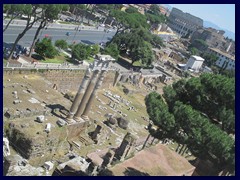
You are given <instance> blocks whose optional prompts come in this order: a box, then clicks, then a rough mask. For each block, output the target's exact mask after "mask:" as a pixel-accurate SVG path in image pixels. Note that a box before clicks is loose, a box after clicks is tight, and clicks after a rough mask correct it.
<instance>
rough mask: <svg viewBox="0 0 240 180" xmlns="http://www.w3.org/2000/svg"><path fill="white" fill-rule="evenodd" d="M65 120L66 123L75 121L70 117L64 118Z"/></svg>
mask: <svg viewBox="0 0 240 180" xmlns="http://www.w3.org/2000/svg"><path fill="white" fill-rule="evenodd" d="M65 121H66V122H67V123H68V124H73V123H76V121H74V120H73V119H72V118H66V119H65Z"/></svg>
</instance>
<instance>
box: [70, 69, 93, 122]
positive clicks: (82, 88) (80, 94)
mask: <svg viewBox="0 0 240 180" xmlns="http://www.w3.org/2000/svg"><path fill="white" fill-rule="evenodd" d="M90 76H91V71H90V69H87V70H86V73H85V75H84V77H83V80H82V83H81V85H80V86H79V89H78V92H77V94H76V96H75V98H74V101H73V103H72V106H71V108H70V112H69V114H68V116H67V118H68V119H72V118H73V115H74V113H76V111H77V108H78V106H79V104H80V101H81V99H82V97H83V95H84V92H85V90H86V87H87V85H88V82H89V79H90Z"/></svg>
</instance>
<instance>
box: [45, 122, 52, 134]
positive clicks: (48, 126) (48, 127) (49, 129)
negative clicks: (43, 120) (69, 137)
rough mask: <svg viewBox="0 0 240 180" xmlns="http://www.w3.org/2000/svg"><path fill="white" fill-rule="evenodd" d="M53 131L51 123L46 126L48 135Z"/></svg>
mask: <svg viewBox="0 0 240 180" xmlns="http://www.w3.org/2000/svg"><path fill="white" fill-rule="evenodd" d="M50 131H51V124H50V123H47V124H46V127H45V132H46V133H49V132H50Z"/></svg>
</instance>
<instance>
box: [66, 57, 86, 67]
mask: <svg viewBox="0 0 240 180" xmlns="http://www.w3.org/2000/svg"><path fill="white" fill-rule="evenodd" d="M65 58H66V62H68V63H71V64H73V65H79V64H82V61H77V60H74V59H72V58H70V57H68V56H65Z"/></svg>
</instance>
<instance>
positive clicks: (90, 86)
mask: <svg viewBox="0 0 240 180" xmlns="http://www.w3.org/2000/svg"><path fill="white" fill-rule="evenodd" d="M98 72H99V71H98V70H96V71H94V72H93V76H92V79H91V81H90V83H89V84H88V87H87V89H86V91H85V93H84V95H83V98H82V100H81V102H80V104H79V106H78V109H77V112H76V114H75V115H74V120H75V121H77V122H79V121H81V115H82V112H83V110H84V109H85V106H86V104H87V101H88V99H89V96H90V95H91V93H92V90H93V88H94V85H95V83H96V81H97V77H98Z"/></svg>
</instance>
